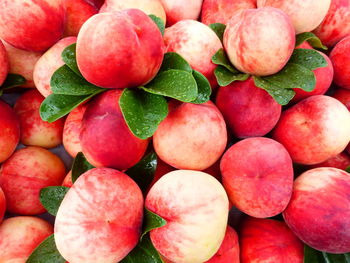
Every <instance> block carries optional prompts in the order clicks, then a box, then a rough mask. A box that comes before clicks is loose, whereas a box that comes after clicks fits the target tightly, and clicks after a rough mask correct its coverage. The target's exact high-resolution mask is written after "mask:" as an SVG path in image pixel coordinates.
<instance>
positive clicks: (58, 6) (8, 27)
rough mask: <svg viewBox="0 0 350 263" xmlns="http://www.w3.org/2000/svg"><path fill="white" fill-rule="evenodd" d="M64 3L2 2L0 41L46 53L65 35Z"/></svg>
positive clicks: (0, 8) (57, 1)
mask: <svg viewBox="0 0 350 263" xmlns="http://www.w3.org/2000/svg"><path fill="white" fill-rule="evenodd" d="M64 19H65V12H64V6H63V0H56V1H52V0H40V1H37V0H4V1H1V3H0V38H2V39H3V40H5V41H6V42H7V43H9V44H11V45H13V46H15V47H16V48H20V49H24V50H28V51H37V52H40V51H45V50H46V49H48V48H49V47H51V46H52V45H53V44H55V43H56V42H57V41H58V40H59V39H60V38H61V36H62V33H63V26H64Z"/></svg>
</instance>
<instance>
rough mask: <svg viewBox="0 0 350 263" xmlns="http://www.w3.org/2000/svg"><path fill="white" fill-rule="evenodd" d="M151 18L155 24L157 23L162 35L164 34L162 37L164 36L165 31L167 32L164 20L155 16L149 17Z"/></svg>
mask: <svg viewBox="0 0 350 263" xmlns="http://www.w3.org/2000/svg"><path fill="white" fill-rule="evenodd" d="M149 17H150V18H151V19H152V20H153V22H154V23H156V25H157V26H158V28H159V31H160V33H162V36H163V35H164V31H165V23H164V21H163V19H161V18H160V17H158V16H155V15H149Z"/></svg>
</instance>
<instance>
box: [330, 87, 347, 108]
mask: <svg viewBox="0 0 350 263" xmlns="http://www.w3.org/2000/svg"><path fill="white" fill-rule="evenodd" d="M332 97H333V98H336V99H337V100H339V101H340V102H341V103H343V104H344V105H345V106H346V107H347V108H348V110H349V111H350V90H348V89H337V90H336V91H335V92H334V93H333V95H332Z"/></svg>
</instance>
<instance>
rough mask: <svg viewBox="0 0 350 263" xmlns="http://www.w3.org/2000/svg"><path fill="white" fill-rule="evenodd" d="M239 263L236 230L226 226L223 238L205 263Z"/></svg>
mask: <svg viewBox="0 0 350 263" xmlns="http://www.w3.org/2000/svg"><path fill="white" fill-rule="evenodd" d="M228 262H230V263H239V262H240V261H239V243H238V236H237V233H236V231H235V230H234V229H233V228H232V227H230V226H227V229H226V234H225V238H224V240H223V241H222V243H221V246H220V248H219V250H218V252H216V254H215V255H214V256H213V257H212V258H211V259H209V260H208V261H206V262H205V263H228Z"/></svg>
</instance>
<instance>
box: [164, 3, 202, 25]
mask: <svg viewBox="0 0 350 263" xmlns="http://www.w3.org/2000/svg"><path fill="white" fill-rule="evenodd" d="M160 1H161V2H162V4H163V7H164V10H165V13H166V19H167V26H171V25H173V24H175V23H177V22H179V21H181V20H186V19H192V20H197V19H198V17H199V14H200V12H201V8H202V2H203V0H191V1H187V0H160Z"/></svg>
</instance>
